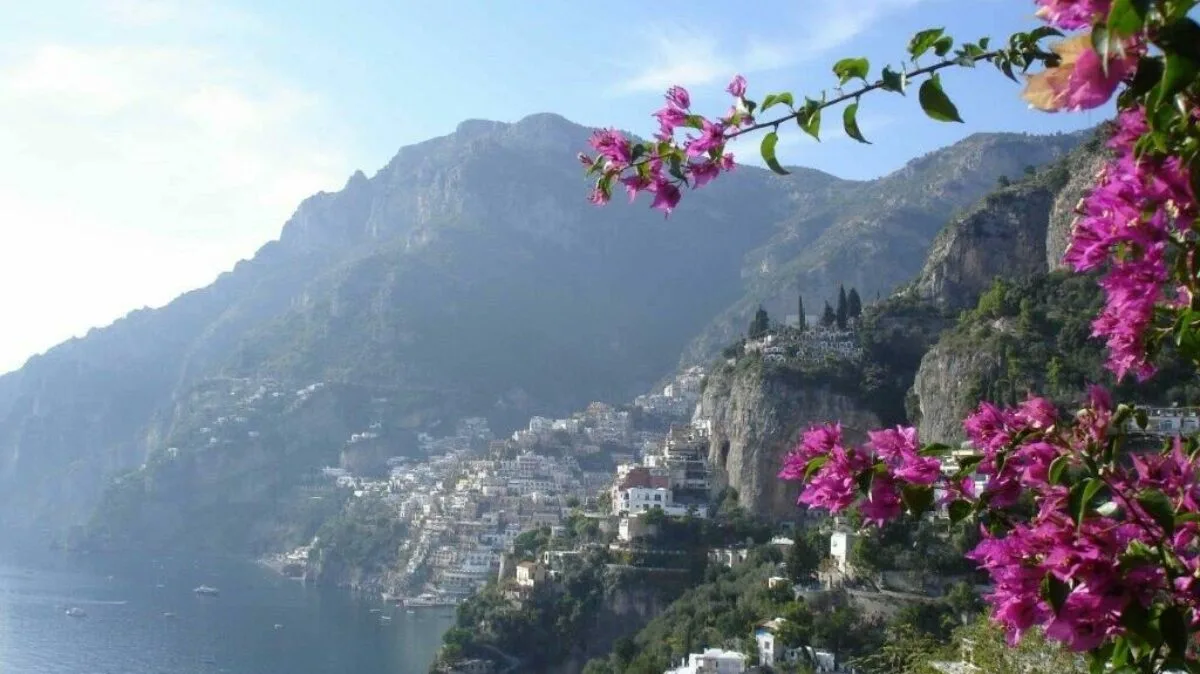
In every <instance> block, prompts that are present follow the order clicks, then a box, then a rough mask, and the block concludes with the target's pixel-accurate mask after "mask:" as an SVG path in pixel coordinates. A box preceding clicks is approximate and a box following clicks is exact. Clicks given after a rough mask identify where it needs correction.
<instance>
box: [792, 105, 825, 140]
mask: <svg viewBox="0 0 1200 674" xmlns="http://www.w3.org/2000/svg"><path fill="white" fill-rule="evenodd" d="M819 105H820V104H819V103H817V102H816V101H814V100H812V99H807V100H805V103H804V110H803V111H802V112H801V113H800V116H799V117H797V118H796V123H797V124H799V125H800V128H801V129H803V130H804V133H807V134H808V135H810V136H812V137H813V138H816V139H817V140H821V108H819V107H817V106H819Z"/></svg>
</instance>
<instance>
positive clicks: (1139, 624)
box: [1121, 599, 1162, 648]
mask: <svg viewBox="0 0 1200 674" xmlns="http://www.w3.org/2000/svg"><path fill="white" fill-rule="evenodd" d="M1121 625H1123V626H1124V627H1125V629H1127V630H1129V631H1130V632H1132V633H1134V634H1136V635H1137V636H1139V637H1141V638H1142V640H1143V641H1145V642H1146V643H1147V644H1149V645H1150V647H1151V648H1154V647H1157V646H1158V645H1159V644H1161V643H1162V635H1161V634H1160V633H1159V631H1158V627H1157V626H1156V625H1155V624H1154V621H1153V620H1152V619H1151V616H1150V612H1149V611H1147V610H1146V607H1145V606H1142V604H1141V602H1139V601H1138V600H1136V599H1131V600H1129V603H1128V604H1126V605H1125V610H1123V611H1121Z"/></svg>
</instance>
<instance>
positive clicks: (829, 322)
mask: <svg viewBox="0 0 1200 674" xmlns="http://www.w3.org/2000/svg"><path fill="white" fill-rule="evenodd" d="M836 322H837V315H836V314H834V313H833V307H831V306H829V302H826V303H825V311H823V312H821V325H822V326H823V327H826V328H829V327H833V324H834V323H836Z"/></svg>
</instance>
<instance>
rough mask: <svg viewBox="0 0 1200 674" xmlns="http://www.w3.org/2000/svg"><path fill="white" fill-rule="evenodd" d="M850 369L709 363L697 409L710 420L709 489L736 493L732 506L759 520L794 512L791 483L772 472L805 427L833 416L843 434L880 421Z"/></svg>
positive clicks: (745, 361) (794, 493)
mask: <svg viewBox="0 0 1200 674" xmlns="http://www.w3.org/2000/svg"><path fill="white" fill-rule="evenodd" d="M853 377H854V374H853V372H852V371H847V372H846V375H845V376H836V375H829V374H805V373H800V372H797V371H794V370H791V369H788V368H785V367H775V366H772V365H769V364H765V363H763V362H762V360H761V359H758V358H744V359H743V360H741V361H739V362H738V363H737V364H736V365H733V366H729V365H726V366H723V367H720V368H717V369H716V370H715V371H714V372H713V373H712V374H711V375H710V376H709V379H708V381H707V383H706V385H705V390H704V394H703V396H702V397H701V400H700V408H699V411H698V414H700V415H701V416H703V417H704V418H708V419H711V420H712V434H711V438H710V442H709V457H708V458H709V463H710V465H711V466H712V469H713V482H714V489H718V490H719V489H721V488H724V487H731V488H733V489H735V490H737V493H738V500H739V503H740V504H741V505H742V506H743V507H745V508H746V509H747V510H748V511H750V512H752V513H755V514H758V515H763V516H766V517H772V518H779V519H787V518H791V517H793V516H794V515H795V511H796V496H797V494H798V490H797V487H796V485H795V484H794V483H790V482H783V481H782V480H780V479H779V478H778V477H776V475H777V474H778V473H779V469H780V467H781V465H782V461H783V457H784V455H786V454H787V452H788V451H789V450H790V449H791V448H792V447H793V446H794V445H795V443H796V440H797V439H798V438H799V436H800V433H801V432H802V431H803V430H804V429H806V428H807V427H808V426H810V425H812V424H818V423H825V422H828V421H834V420H839V421H840V422H841V424H842V426H843V428H844V429H845V431H846V433H847V436H848V437H850V438H852V439H853V438H856V437H861V435H862V433H863V432H865V431H866V430H867V429H870V428H876V427H878V426H879V425H880V421H881V420H880V417H879V415H878V414H877V413H876V412H874V411H872V409H871V408H870V406H869V405H868V404H865V403H864V402H863V401H862V400H861V399H860V398H859V396H858V394H857V391H856V388H855V382H854V380H853Z"/></svg>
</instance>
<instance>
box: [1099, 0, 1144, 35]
mask: <svg viewBox="0 0 1200 674" xmlns="http://www.w3.org/2000/svg"><path fill="white" fill-rule="evenodd" d="M1149 8H1150V0H1113V4H1112V7H1110V8H1109V10H1108V20H1107V21H1105V22H1104V23H1105V25H1107V26H1108V30H1109V32H1110V33H1112V34H1113V35H1115V36H1117V37H1129V36H1131V35H1134V34H1136V33H1140V32H1141V31H1142V28H1143V27H1144V26H1145V25H1146V11H1147V10H1148V9H1149Z"/></svg>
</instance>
